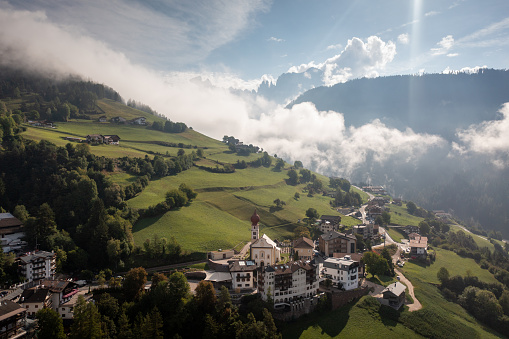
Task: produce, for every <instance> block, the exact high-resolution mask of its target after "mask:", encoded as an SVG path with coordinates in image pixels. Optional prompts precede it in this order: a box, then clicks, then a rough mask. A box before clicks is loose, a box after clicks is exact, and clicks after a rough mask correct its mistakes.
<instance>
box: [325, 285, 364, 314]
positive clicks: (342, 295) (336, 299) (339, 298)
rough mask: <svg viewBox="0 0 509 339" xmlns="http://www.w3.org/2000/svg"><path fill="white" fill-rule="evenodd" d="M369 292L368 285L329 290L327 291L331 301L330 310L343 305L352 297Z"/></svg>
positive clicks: (352, 298) (355, 297)
mask: <svg viewBox="0 0 509 339" xmlns="http://www.w3.org/2000/svg"><path fill="white" fill-rule="evenodd" d="M368 293H369V287H367V286H365V287H360V288H357V289H355V290H351V291H337V290H336V291H334V290H333V291H331V292H330V293H327V297H328V298H330V300H331V303H332V310H335V309H337V308H340V307H343V306H345V305H346V304H348V303H349V302H351V301H352V300H354V299H357V298H360V297H362V296H365V295H366V294H368Z"/></svg>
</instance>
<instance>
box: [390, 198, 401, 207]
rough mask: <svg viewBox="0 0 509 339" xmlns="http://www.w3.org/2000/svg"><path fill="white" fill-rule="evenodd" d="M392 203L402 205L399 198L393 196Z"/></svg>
mask: <svg viewBox="0 0 509 339" xmlns="http://www.w3.org/2000/svg"><path fill="white" fill-rule="evenodd" d="M392 203H393V204H394V205H398V206H401V205H402V201H401V198H394V199H393V200H392Z"/></svg>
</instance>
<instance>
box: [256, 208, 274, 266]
mask: <svg viewBox="0 0 509 339" xmlns="http://www.w3.org/2000/svg"><path fill="white" fill-rule="evenodd" d="M259 221H260V217H259V216H258V214H257V213H256V210H255V211H254V213H253V215H252V216H251V247H250V249H251V260H252V261H254V262H255V263H256V266H257V267H263V266H267V265H274V264H275V263H277V262H280V261H281V249H280V248H279V247H278V246H277V245H276V243H275V242H274V241H272V239H271V238H269V237H268V236H267V235H266V234H264V235H263V236H262V237H261V238H259V234H260V230H259V226H258V222H259Z"/></svg>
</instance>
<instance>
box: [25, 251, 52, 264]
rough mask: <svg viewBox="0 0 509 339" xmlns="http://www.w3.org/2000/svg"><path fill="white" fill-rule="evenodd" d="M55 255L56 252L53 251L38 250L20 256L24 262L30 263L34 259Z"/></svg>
mask: <svg viewBox="0 0 509 339" xmlns="http://www.w3.org/2000/svg"><path fill="white" fill-rule="evenodd" d="M54 256H56V254H55V253H52V252H46V251H36V252H30V253H28V254H27V255H24V256H21V257H19V260H21V261H23V262H24V263H29V262H32V261H33V260H37V259H46V258H52V257H54Z"/></svg>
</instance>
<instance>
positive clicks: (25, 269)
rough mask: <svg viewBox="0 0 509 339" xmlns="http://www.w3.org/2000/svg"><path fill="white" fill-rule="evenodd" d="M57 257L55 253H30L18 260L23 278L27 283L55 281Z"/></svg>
mask: <svg viewBox="0 0 509 339" xmlns="http://www.w3.org/2000/svg"><path fill="white" fill-rule="evenodd" d="M56 258H57V255H56V254H55V253H53V252H46V251H35V252H29V253H28V254H25V255H23V256H21V257H19V258H18V259H17V261H18V267H19V270H20V273H21V276H23V277H25V279H26V280H27V281H29V282H30V281H33V280H39V279H53V277H54V276H55V270H56Z"/></svg>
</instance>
